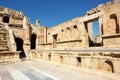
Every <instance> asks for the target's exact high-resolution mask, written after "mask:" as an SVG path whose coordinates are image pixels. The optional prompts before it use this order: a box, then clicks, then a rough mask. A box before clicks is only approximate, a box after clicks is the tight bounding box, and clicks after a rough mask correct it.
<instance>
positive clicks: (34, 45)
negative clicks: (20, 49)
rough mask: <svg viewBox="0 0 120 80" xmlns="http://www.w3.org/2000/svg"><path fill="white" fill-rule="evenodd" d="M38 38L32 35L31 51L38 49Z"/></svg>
mask: <svg viewBox="0 0 120 80" xmlns="http://www.w3.org/2000/svg"><path fill="white" fill-rule="evenodd" d="M36 38H37V35H36V34H32V35H31V47H30V48H31V49H36Z"/></svg>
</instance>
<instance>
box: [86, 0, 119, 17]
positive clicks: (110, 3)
mask: <svg viewBox="0 0 120 80" xmlns="http://www.w3.org/2000/svg"><path fill="white" fill-rule="evenodd" d="M119 2H120V0H113V1H112V2H107V3H106V4H100V5H98V6H97V7H96V8H93V9H91V10H89V11H87V12H86V15H92V14H95V13H98V12H100V11H102V10H103V9H104V8H105V7H107V6H111V5H112V4H115V3H119Z"/></svg>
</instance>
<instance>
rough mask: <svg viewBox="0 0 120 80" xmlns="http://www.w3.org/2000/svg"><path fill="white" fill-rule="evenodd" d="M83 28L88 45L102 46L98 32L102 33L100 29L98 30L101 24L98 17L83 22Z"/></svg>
mask: <svg viewBox="0 0 120 80" xmlns="http://www.w3.org/2000/svg"><path fill="white" fill-rule="evenodd" d="M85 28H86V31H87V33H88V40H89V47H99V46H102V38H101V37H100V32H101V33H102V31H100V30H101V29H100V28H101V26H100V24H99V19H93V20H90V21H88V22H85ZM102 28H103V26H102Z"/></svg>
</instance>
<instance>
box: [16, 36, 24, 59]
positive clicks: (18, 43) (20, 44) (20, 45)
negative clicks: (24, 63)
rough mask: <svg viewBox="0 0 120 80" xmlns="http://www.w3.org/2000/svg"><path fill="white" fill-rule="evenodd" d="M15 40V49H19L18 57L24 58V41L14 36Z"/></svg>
mask: <svg viewBox="0 0 120 80" xmlns="http://www.w3.org/2000/svg"><path fill="white" fill-rule="evenodd" d="M15 42H16V49H17V51H21V53H20V56H19V57H20V59H23V58H26V55H25V52H24V48H23V44H24V41H23V40H22V39H21V38H15Z"/></svg>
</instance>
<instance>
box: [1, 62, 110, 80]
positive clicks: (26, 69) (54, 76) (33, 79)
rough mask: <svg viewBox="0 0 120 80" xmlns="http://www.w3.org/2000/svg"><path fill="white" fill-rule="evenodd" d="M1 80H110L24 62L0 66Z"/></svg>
mask: <svg viewBox="0 0 120 80" xmlns="http://www.w3.org/2000/svg"><path fill="white" fill-rule="evenodd" d="M0 80H109V79H107V78H104V77H101V76H97V75H93V74H88V73H84V72H80V71H75V70H72V69H65V68H62V67H58V66H55V65H51V64H48V63H45V62H42V61H40V62H35V61H24V62H19V63H14V64H0Z"/></svg>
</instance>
